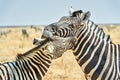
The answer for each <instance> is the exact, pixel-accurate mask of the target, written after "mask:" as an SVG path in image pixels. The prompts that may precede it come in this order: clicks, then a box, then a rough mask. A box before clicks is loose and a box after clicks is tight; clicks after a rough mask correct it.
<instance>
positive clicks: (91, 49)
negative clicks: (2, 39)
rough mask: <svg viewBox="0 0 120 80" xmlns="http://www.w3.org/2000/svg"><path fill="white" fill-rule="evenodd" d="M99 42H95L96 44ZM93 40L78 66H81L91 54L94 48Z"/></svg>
mask: <svg viewBox="0 0 120 80" xmlns="http://www.w3.org/2000/svg"><path fill="white" fill-rule="evenodd" d="M96 39H97V37H95V40H96ZM98 43H99V42H97V45H98ZM94 44H95V42H94V43H93V45H92V46H91V47H90V49H89V51H88V54H87V55H86V56H84V57H83V59H82V60H81V61H80V66H82V65H83V64H84V63H85V62H86V61H87V60H88V59H89V58H90V56H91V54H92V52H93V50H94V49H95V48H96V46H94Z"/></svg>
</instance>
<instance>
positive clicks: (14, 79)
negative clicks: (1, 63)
mask: <svg viewBox="0 0 120 80" xmlns="http://www.w3.org/2000/svg"><path fill="white" fill-rule="evenodd" d="M10 64H11V63H8V66H9V68H10V69H11V71H12V74H11V75H13V80H16V78H15V73H14V71H13V69H12V68H11V66H10Z"/></svg>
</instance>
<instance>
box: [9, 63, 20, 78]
mask: <svg viewBox="0 0 120 80" xmlns="http://www.w3.org/2000/svg"><path fill="white" fill-rule="evenodd" d="M11 65H12V66H13V67H14V69H15V70H16V72H17V73H15V74H17V75H18V77H19V79H20V76H19V75H20V74H19V72H18V70H17V68H16V66H15V64H14V63H11Z"/></svg>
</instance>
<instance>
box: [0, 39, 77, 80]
mask: <svg viewBox="0 0 120 80" xmlns="http://www.w3.org/2000/svg"><path fill="white" fill-rule="evenodd" d="M52 39H53V38H52ZM75 43H76V38H74V37H68V38H59V37H55V38H54V39H53V40H50V39H45V40H43V41H42V43H41V44H39V45H38V46H36V47H35V48H33V49H31V50H29V51H27V52H26V53H24V54H21V55H18V56H17V58H16V61H13V62H6V63H3V64H0V80H41V79H42V78H43V77H44V76H45V74H46V72H47V71H48V68H49V67H50V65H51V62H52V60H53V59H56V58H59V57H60V55H59V54H61V53H64V52H65V51H66V50H68V49H71V48H72V47H73V46H74V45H75ZM61 55H62V54H61Z"/></svg>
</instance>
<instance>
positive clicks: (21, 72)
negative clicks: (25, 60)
mask: <svg viewBox="0 0 120 80" xmlns="http://www.w3.org/2000/svg"><path fill="white" fill-rule="evenodd" d="M18 64H19V61H17V62H16V66H17V67H18V68H19V70H20V74H21V75H22V77H21V78H20V80H21V79H23V78H24V75H23V71H22V69H21V67H19V65H18Z"/></svg>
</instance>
